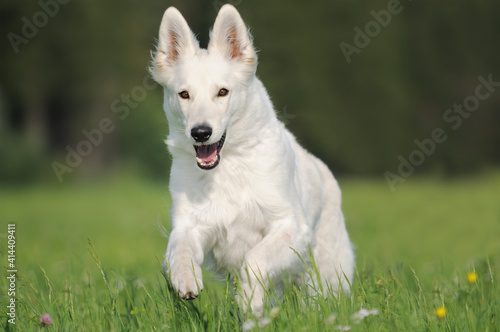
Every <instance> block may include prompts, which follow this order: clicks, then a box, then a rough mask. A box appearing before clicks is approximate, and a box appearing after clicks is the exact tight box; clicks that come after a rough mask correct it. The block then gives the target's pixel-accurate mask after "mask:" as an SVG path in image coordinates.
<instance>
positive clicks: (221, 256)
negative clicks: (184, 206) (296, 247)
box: [195, 178, 272, 270]
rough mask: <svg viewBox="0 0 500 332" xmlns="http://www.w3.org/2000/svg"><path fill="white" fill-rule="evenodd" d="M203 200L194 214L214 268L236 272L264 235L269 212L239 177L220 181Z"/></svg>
mask: <svg viewBox="0 0 500 332" xmlns="http://www.w3.org/2000/svg"><path fill="white" fill-rule="evenodd" d="M214 188H215V189H214ZM205 198H206V199H205V200H204V202H203V204H200V205H199V206H198V209H196V211H195V215H196V219H197V221H198V222H199V223H200V224H203V225H205V226H206V229H208V234H210V235H209V236H210V237H211V241H210V242H212V247H211V250H210V252H209V253H208V254H209V256H211V258H212V260H213V263H215V265H216V267H217V268H222V269H229V270H231V269H239V268H240V267H241V266H242V264H243V261H244V258H245V255H246V254H247V253H248V252H249V251H250V250H251V249H252V248H254V247H255V246H256V245H257V244H258V243H259V242H260V241H261V240H262V238H263V237H264V236H265V235H266V232H267V230H268V228H269V223H270V220H272V216H271V215H270V212H268V211H269V210H270V209H269V207H268V206H266V203H265V202H263V201H261V200H260V199H259V196H258V194H257V193H256V188H255V186H254V185H252V184H251V183H249V182H247V181H243V179H242V178H239V179H232V181H222V182H221V183H219V184H218V185H217V186H216V187H213V188H210V191H209V192H206V193H205Z"/></svg>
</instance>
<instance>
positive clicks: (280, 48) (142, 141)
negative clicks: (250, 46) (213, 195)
mask: <svg viewBox="0 0 500 332" xmlns="http://www.w3.org/2000/svg"><path fill="white" fill-rule="evenodd" d="M59 1H61V3H60V2H59ZM62 2H64V1H62V0H41V1H38V2H33V1H28V0H5V1H3V2H2V3H1V4H0V34H1V35H3V36H5V38H4V39H3V43H2V47H1V48H0V59H2V62H1V63H0V86H1V87H2V89H3V96H4V97H3V105H4V106H3V108H0V112H1V113H0V116H1V118H0V120H1V123H0V158H1V160H2V161H4V162H3V166H1V167H0V182H5V181H7V180H8V179H11V180H16V179H19V178H20V177H23V175H22V174H24V173H26V172H30V169H31V172H30V173H31V174H40V175H47V174H48V175H49V176H50V179H52V180H54V179H56V177H54V176H53V171H52V169H51V163H52V161H58V162H61V163H64V162H65V158H66V154H67V147H68V146H70V147H71V148H76V146H77V145H78V143H79V142H81V141H82V140H85V139H86V137H85V135H84V134H83V133H82V131H84V130H87V131H90V130H93V129H95V128H98V127H99V123H100V121H101V120H102V119H104V118H109V119H110V120H111V121H112V124H113V125H114V126H115V128H116V129H115V130H113V131H112V132H110V133H108V134H106V136H105V138H104V139H103V140H102V144H99V145H98V146H96V147H94V148H93V150H92V153H91V154H90V155H89V156H88V157H85V158H84V160H83V162H82V165H83V166H82V167H78V170H77V171H76V172H75V173H84V172H87V173H90V174H98V173H101V172H107V171H108V170H112V169H116V168H117V167H133V168H134V169H136V170H139V171H140V172H141V173H144V174H147V175H148V176H150V177H153V178H165V177H166V175H167V173H168V164H169V156H168V154H167V153H166V149H165V146H164V144H163V139H164V136H165V135H166V130H167V125H166V122H165V121H166V120H165V118H164V115H163V111H162V103H161V98H162V97H161V91H160V90H161V89H160V88H155V89H146V90H145V92H146V95H145V96H143V95H138V94H137V93H138V92H139V90H140V88H141V87H143V88H144V84H145V81H144V80H145V78H147V75H148V74H147V66H148V63H149V61H150V50H151V49H153V48H154V44H155V40H156V37H157V31H158V28H159V24H160V22H161V18H162V15H163V12H164V10H165V9H166V7H168V6H170V5H173V6H176V7H177V8H179V10H180V11H181V12H182V13H183V15H184V16H185V17H186V19H187V21H188V23H189V24H190V26H191V28H192V29H193V31H194V32H195V34H197V36H198V39H199V40H200V44H201V46H206V44H207V42H208V30H209V29H210V27H211V25H212V24H213V20H214V19H215V16H216V14H217V10H218V8H220V6H221V5H222V3H223V2H221V1H201V0H189V1H186V0H184V1H181V0H176V1H167V2H164V1H153V2H149V3H148V4H145V3H140V2H136V1H132V0H124V1H117V0H110V1H107V2H99V1H96V0H89V1H67V2H66V3H64V4H63V3H62ZM230 2H231V3H233V4H235V5H237V8H238V10H240V12H241V14H242V16H243V18H244V20H245V21H246V22H247V24H248V25H249V26H250V28H251V32H252V34H253V36H254V38H255V45H256V47H257V49H259V50H262V52H261V53H259V62H260V65H259V68H258V75H259V77H260V78H261V79H262V80H263V82H264V84H265V86H266V87H267V88H268V90H269V92H270V95H271V96H272V98H273V101H274V104H275V107H276V110H277V112H278V115H279V116H280V117H281V118H282V119H284V120H286V121H287V122H288V123H287V125H288V126H289V127H290V129H291V130H292V131H293V132H294V133H295V134H296V136H297V137H298V139H299V141H301V142H302V143H303V144H304V145H306V147H307V148H308V149H310V150H311V151H312V152H313V153H315V154H317V155H318V156H319V157H321V158H322V159H323V160H325V161H326V162H327V163H328V164H329V165H330V166H331V167H332V168H333V170H334V171H336V172H345V173H354V174H365V175H377V176H380V174H381V173H382V172H384V171H386V170H389V171H395V170H396V169H397V166H398V156H400V155H401V156H403V157H407V156H408V154H410V153H411V152H412V151H413V150H415V149H416V148H417V147H416V145H415V143H414V141H415V139H420V140H421V139H425V138H426V137H429V136H430V134H431V132H432V130H433V129H435V128H437V127H443V128H444V129H446V133H447V135H448V136H449V138H448V140H447V141H446V142H445V143H443V144H442V145H440V146H439V147H437V149H436V153H434V154H433V155H432V156H430V157H429V158H428V160H426V162H425V163H424V164H423V165H422V166H420V168H419V169H421V171H422V172H424V171H441V172H448V173H449V172H464V171H470V170H475V169H481V168H482V167H485V166H489V165H498V164H499V163H500V144H499V143H500V132H499V131H498V130H497V128H496V127H497V126H498V123H499V121H500V113H499V112H498V111H497V108H498V105H499V104H500V91H498V92H494V93H492V94H491V97H489V98H488V99H487V100H485V101H482V102H481V104H480V106H479V108H478V110H477V111H476V112H474V113H473V114H471V116H470V118H468V119H466V120H465V121H464V122H463V125H462V126H461V127H460V128H459V129H457V130H450V129H449V125H448V124H446V123H444V121H443V113H444V112H445V111H446V110H447V109H448V108H450V107H452V106H453V104H455V103H462V102H463V101H464V99H465V98H466V97H467V96H469V95H471V94H473V93H474V89H475V88H476V86H477V84H478V81H477V77H478V76H480V75H483V76H484V77H487V76H488V75H489V74H492V75H493V78H494V80H496V81H500V70H499V69H500V64H499V63H498V60H497V59H498V58H499V56H500V49H499V48H500V45H499V44H498V43H497V42H496V41H498V40H499V39H500V21H499V20H498V15H499V14H500V3H499V2H496V1H484V2H460V3H454V5H453V7H450V6H449V4H447V3H436V2H432V1H425V0H422V1H418V2H415V1H413V2H410V1H408V2H401V3H400V7H401V8H402V10H401V11H400V13H398V14H393V15H392V16H391V17H390V22H389V23H387V24H386V26H382V25H381V24H380V23H378V24H379V30H378V32H377V33H375V34H373V33H372V35H373V36H372V37H370V36H368V37H370V38H369V43H368V44H367V45H365V46H364V47H361V48H360V49H359V52H358V53H353V54H352V56H351V59H350V62H348V61H347V60H346V58H345V55H344V53H343V52H342V49H341V48H340V44H341V43H342V42H345V43H350V44H354V42H355V40H354V39H355V38H356V33H357V31H359V30H361V31H364V33H365V34H366V28H367V24H372V28H373V26H374V24H377V22H378V21H377V19H376V18H375V16H374V15H378V16H380V15H382V14H380V13H381V11H383V10H387V8H388V6H389V4H390V3H391V2H389V1H376V2H365V1H338V2H324V1H311V2H307V3H306V2H299V1H284V0H276V1H273V2H269V1H263V0H254V1H251V2H250V1H244V0H234V1H230ZM56 7H57V8H56ZM51 13H52V14H53V15H52V14H51ZM373 13H375V14H373ZM44 15H45V17H46V18H47V19H46V20H44ZM379 19H380V18H379ZM370 22H372V23H370ZM373 22H375V23H373ZM30 24H31V25H33V26H32V27H30V26H29V25H30ZM355 28H356V29H359V30H355ZM30 29H31V30H30ZM14 34H15V35H16V36H18V37H13V36H14ZM499 90H500V89H499ZM134 91H135V93H136V95H135V97H134V96H133V93H134ZM113 105H114V106H115V107H114V106H113ZM132 105H134V106H132ZM116 107H125V108H127V111H128V112H127V116H126V117H122V115H123V114H121V113H120V112H114V111H115V110H116ZM7 165H9V166H7ZM20 165H24V166H23V167H21V166H20ZM123 165H126V166H123ZM127 165H128V166H127ZM131 165H132V166H131ZM35 168H36V169H37V170H38V171H37V172H35V171H33V169H35ZM40 170H41V171H40ZM15 174H17V175H15ZM34 176H35V175H34Z"/></svg>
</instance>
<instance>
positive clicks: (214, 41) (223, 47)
mask: <svg viewBox="0 0 500 332" xmlns="http://www.w3.org/2000/svg"><path fill="white" fill-rule="evenodd" d="M215 48H217V49H218V50H220V51H222V52H223V53H224V54H225V55H226V56H227V57H229V58H230V59H232V60H236V61H241V62H243V63H245V64H248V65H251V66H252V67H254V70H255V68H256V67H257V54H256V52H255V50H254V48H253V45H252V37H251V36H250V34H249V33H248V30H247V27H246V26H245V23H244V22H243V20H242V19H241V16H240V14H239V13H238V11H237V10H236V8H234V7H233V6H232V5H229V4H226V5H224V6H222V8H221V9H220V11H219V14H218V15H217V18H216V19H215V23H214V28H213V30H212V33H211V35H210V43H209V45H208V50H209V52H210V51H212V50H213V49H215Z"/></svg>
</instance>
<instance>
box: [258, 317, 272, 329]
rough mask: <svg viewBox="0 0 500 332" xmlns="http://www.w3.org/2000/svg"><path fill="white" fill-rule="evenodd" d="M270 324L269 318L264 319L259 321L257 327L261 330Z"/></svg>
mask: <svg viewBox="0 0 500 332" xmlns="http://www.w3.org/2000/svg"><path fill="white" fill-rule="evenodd" d="M269 323H271V318H269V317H264V318H262V319H261V320H259V327H260V328H263V327H265V326H267V325H269Z"/></svg>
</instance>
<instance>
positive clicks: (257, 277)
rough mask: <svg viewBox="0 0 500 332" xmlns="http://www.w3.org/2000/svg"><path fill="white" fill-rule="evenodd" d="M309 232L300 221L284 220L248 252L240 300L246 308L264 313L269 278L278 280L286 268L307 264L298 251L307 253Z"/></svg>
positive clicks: (254, 313)
mask: <svg viewBox="0 0 500 332" xmlns="http://www.w3.org/2000/svg"><path fill="white" fill-rule="evenodd" d="M308 241H309V233H308V231H307V229H306V228H303V227H300V223H298V222H295V221H290V220H280V221H277V222H276V223H275V225H274V226H273V227H272V228H271V230H270V231H269V233H268V234H267V235H266V236H265V237H264V238H263V239H262V241H261V242H259V243H258V244H257V245H256V246H255V247H254V248H253V249H252V250H250V251H249V252H248V253H247V255H246V256H245V263H244V264H243V266H242V268H241V270H240V278H241V290H240V293H239V294H238V297H237V300H238V304H239V306H240V307H241V308H242V309H243V310H244V311H246V310H247V308H248V307H250V309H251V311H252V314H253V315H254V316H256V317H260V316H262V314H263V310H264V297H265V293H266V289H267V288H268V287H269V281H270V280H271V281H273V282H275V281H278V280H280V279H281V278H282V277H283V272H285V271H288V272H292V273H293V272H297V271H298V270H300V269H302V268H303V264H302V262H301V260H300V258H299V257H298V256H297V252H298V253H299V254H301V255H303V254H305V253H306V250H307V243H308Z"/></svg>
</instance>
